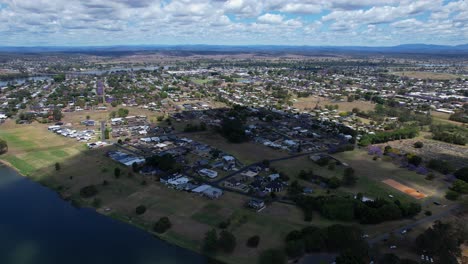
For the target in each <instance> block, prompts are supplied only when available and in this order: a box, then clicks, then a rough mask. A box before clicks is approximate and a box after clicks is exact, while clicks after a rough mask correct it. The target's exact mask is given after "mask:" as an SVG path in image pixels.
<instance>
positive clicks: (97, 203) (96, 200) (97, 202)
mask: <svg viewBox="0 0 468 264" xmlns="http://www.w3.org/2000/svg"><path fill="white" fill-rule="evenodd" d="M93 207H95V208H99V207H101V199H99V198H94V200H93Z"/></svg>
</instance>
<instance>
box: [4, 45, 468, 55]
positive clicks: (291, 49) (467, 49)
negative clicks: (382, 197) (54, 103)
mask: <svg viewBox="0 0 468 264" xmlns="http://www.w3.org/2000/svg"><path fill="white" fill-rule="evenodd" d="M148 51H153V52H171V53H178V52H179V53H181V55H183V54H185V55H188V54H231V53H267V54H280V53H288V54H302V55H316V54H324V53H344V54H346V53H359V54H382V53H383V54H385V53H390V54H432V55H448V56H453V55H457V54H459V55H468V44H463V45H457V46H448V45H430V44H404V45H398V46H390V47H366V46H275V45H245V46H229V45H135V46H130V45H122V46H76V47H73V46H70V47H67V46H37V47H8V46H0V52H3V53H63V52H65V53H89V54H103V55H104V54H106V53H129V52H148Z"/></svg>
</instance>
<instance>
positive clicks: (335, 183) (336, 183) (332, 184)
mask: <svg viewBox="0 0 468 264" xmlns="http://www.w3.org/2000/svg"><path fill="white" fill-rule="evenodd" d="M340 185H341V180H340V179H338V177H335V176H333V177H331V178H330V179H329V180H328V187H329V188H330V189H336V188H338V187H340Z"/></svg>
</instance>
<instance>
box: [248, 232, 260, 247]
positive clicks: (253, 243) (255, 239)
mask: <svg viewBox="0 0 468 264" xmlns="http://www.w3.org/2000/svg"><path fill="white" fill-rule="evenodd" d="M259 243H260V236H257V235H255V236H251V237H249V239H247V246H248V247H251V248H256V247H258V244H259Z"/></svg>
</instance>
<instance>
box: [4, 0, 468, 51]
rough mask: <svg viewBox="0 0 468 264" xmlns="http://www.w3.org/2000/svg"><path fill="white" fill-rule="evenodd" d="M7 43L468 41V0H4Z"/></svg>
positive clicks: (378, 43)
mask: <svg viewBox="0 0 468 264" xmlns="http://www.w3.org/2000/svg"><path fill="white" fill-rule="evenodd" d="M0 40H1V41H0V45H1V46H47V45H49V46H50V45H53V46H82V45H137V44H228V45H259V44H260V45H261V44H268V45H272V44H273V45H334V46H341V45H364V46H390V45H399V44H408V43H428V44H449V45H457V44H465V43H468V3H467V2H466V1H465V0H453V1H447V0H445V1H444V0H418V1H411V0H354V1H351V0H53V1H52V0H0Z"/></svg>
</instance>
